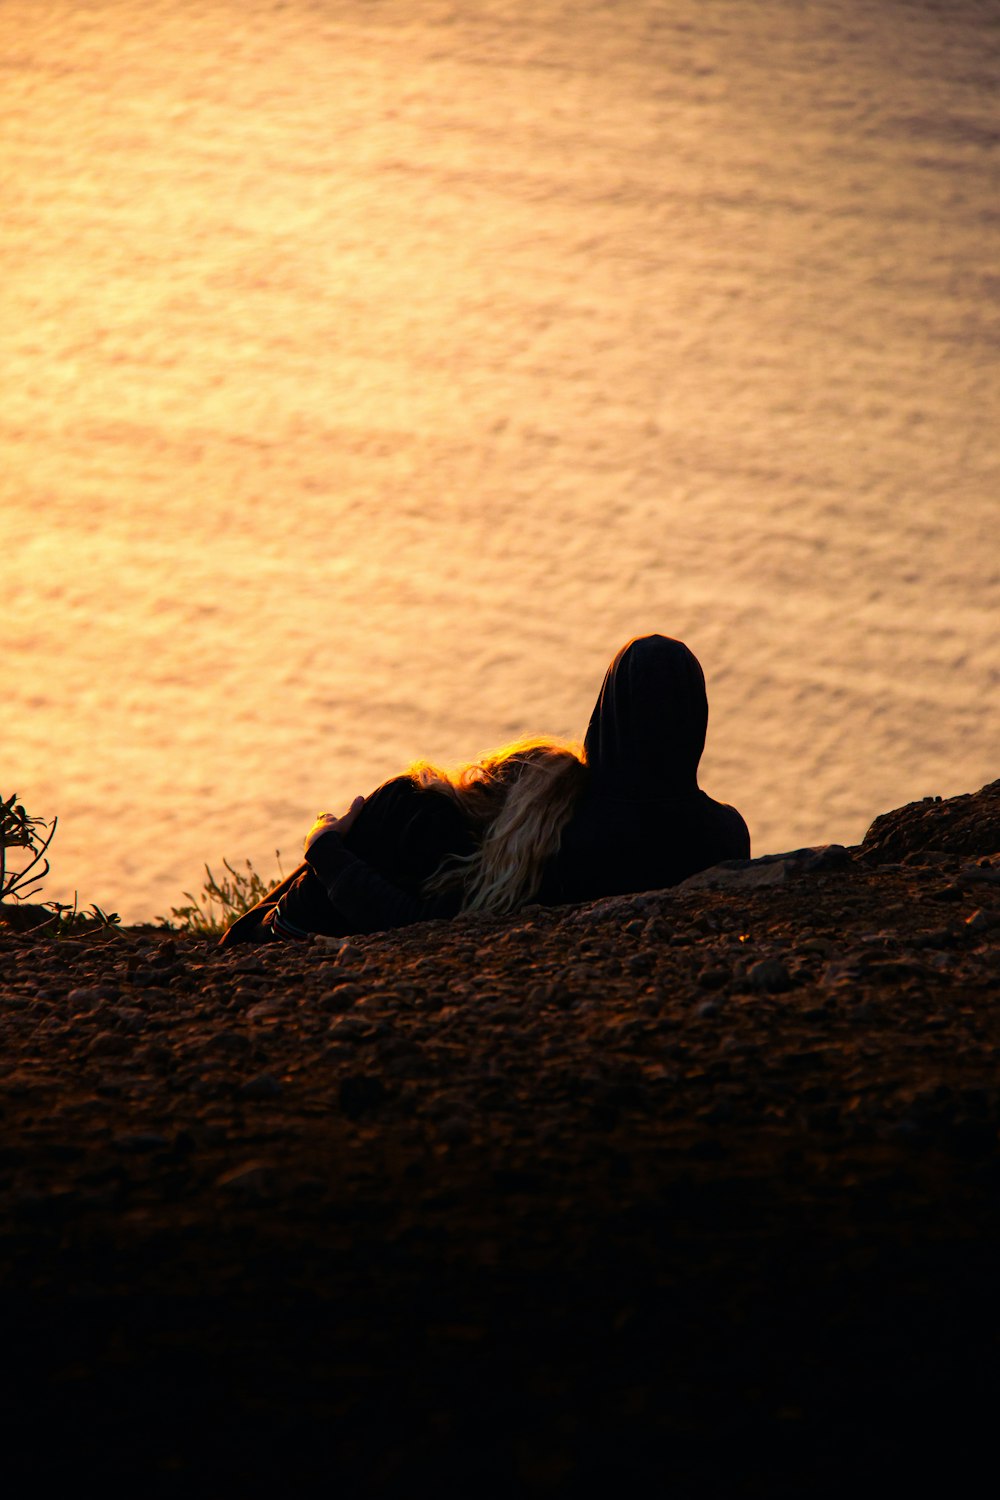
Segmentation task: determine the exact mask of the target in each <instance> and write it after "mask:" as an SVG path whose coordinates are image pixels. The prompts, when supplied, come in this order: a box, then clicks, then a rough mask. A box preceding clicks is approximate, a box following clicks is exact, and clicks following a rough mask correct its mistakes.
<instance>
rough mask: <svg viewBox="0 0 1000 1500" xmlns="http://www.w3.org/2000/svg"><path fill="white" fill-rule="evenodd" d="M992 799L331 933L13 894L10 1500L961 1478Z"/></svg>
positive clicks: (982, 1162)
mask: <svg viewBox="0 0 1000 1500" xmlns="http://www.w3.org/2000/svg"><path fill="white" fill-rule="evenodd" d="M956 803H957V804H960V815H959V816H956V815H955V811H954V810H955V804H956ZM935 809H936V811H935ZM998 813H1000V783H994V784H993V785H992V786H991V787H988V788H984V790H983V791H982V792H981V793H979V794H977V796H976V797H974V798H965V799H955V800H954V802H952V803H931V804H917V805H916V809H903V810H901V811H900V812H899V813H895V814H891V815H889V818H888V821H887V820H886V819H881V820H879V822H878V823H877V824H876V825H875V828H874V829H873V831H872V834H871V835H870V836H869V839H867V840H866V841H865V844H864V845H862V846H860V847H859V848H857V849H853V850H846V851H845V850H836V849H833V850H826V851H824V852H823V853H822V855H818V856H805V855H803V854H802V853H801V852H798V853H796V855H794V856H790V857H789V858H787V859H778V860H770V861H765V862H754V863H753V864H750V865H748V866H743V867H732V866H731V867H727V868H726V869H725V870H723V871H721V872H717V874H716V875H715V876H713V877H712V878H710V879H704V878H699V880H696V881H694V882H691V883H689V885H688V886H686V887H680V888H678V889H676V890H673V891H665V892H657V893H650V894H646V895H642V896H635V897H626V898H620V899H617V900H613V901H607V902H600V903H597V904H595V905H592V906H589V907H577V908H564V909H560V910H555V911H551V910H550V911H542V910H533V911H529V912H523V913H521V914H519V915H518V916H517V917H515V918H512V919H510V920H507V921H473V920H465V919H463V920H460V921H457V922H454V923H450V924H432V925H425V926H422V927H418V928H412V929H409V930H406V931H402V932H398V933H394V934H386V935H381V936H375V937H370V938H363V939H352V940H350V941H348V942H346V943H344V944H343V945H340V946H338V945H336V944H333V943H329V942H317V943H315V944H310V945H306V946H302V947H297V946H296V947H291V948H280V949H275V950H271V949H265V950H260V949H244V950H239V949H236V950H227V951H221V950H219V949H218V948H217V947H215V946H213V945H210V944H209V943H207V942H204V941H200V940H196V939H189V938H183V937H179V936H169V935H166V934H163V933H156V932H153V931H129V932H126V933H124V934H121V935H117V936H116V935H108V934H100V933H98V934H95V935H92V936H90V937H85V936H81V937H77V938H69V939H65V940H62V941H54V940H52V939H50V938H42V937H38V936H35V935H33V934H32V933H30V932H29V933H22V934H16V933H11V932H7V933H6V935H4V931H3V929H2V928H0V997H2V999H0V1029H2V1032H3V1039H4V1046H3V1054H2V1055H3V1064H2V1066H3V1076H2V1109H3V1115H2V1122H0V1123H2V1136H0V1202H2V1218H0V1223H2V1230H0V1268H2V1277H0V1284H2V1314H3V1325H4V1344H3V1363H4V1372H5V1380H6V1383H7V1386H8V1389H7V1390H6V1391H5V1393H4V1401H3V1418H4V1422H5V1424H6V1428H7V1431H6V1433H5V1435H4V1444H5V1446H4V1465H5V1473H6V1474H8V1475H10V1476H11V1477H12V1480H16V1483H17V1489H16V1490H14V1491H12V1493H15V1492H16V1493H23V1492H24V1486H25V1484H26V1483H29V1482H32V1481H49V1480H51V1479H53V1478H62V1479H64V1480H65V1481H66V1482H68V1483H71V1484H73V1485H74V1486H80V1485H81V1484H82V1482H83V1480H84V1478H85V1477H88V1476H91V1477H93V1476H96V1477H100V1478H102V1479H104V1480H106V1481H108V1482H109V1483H111V1484H112V1485H115V1484H119V1485H121V1486H124V1485H125V1484H141V1485H142V1490H143V1493H146V1494H153V1495H159V1494H164V1495H166V1494H171V1495H173V1494H178V1493H205V1494H229V1493H233V1492H235V1491H237V1490H242V1491H249V1492H251V1493H259V1492H262V1491H268V1492H274V1491H276V1490H277V1489H278V1487H280V1491H281V1492H282V1493H301V1492H307V1493H311V1492H313V1491H319V1490H323V1491H329V1490H331V1489H332V1488H333V1487H334V1486H337V1485H344V1486H349V1487H350V1490H351V1491H353V1492H355V1493H361V1494H365V1495H367V1494H379V1495H381V1494H385V1495H389V1494H403V1493H407V1494H417V1493H421V1492H422V1491H423V1490H425V1489H426V1488H427V1486H428V1484H429V1483H436V1484H437V1485H438V1487H439V1489H440V1491H441V1493H442V1494H490V1495H492V1494H497V1495H529V1496H534V1495H539V1496H549V1495H551V1496H557V1495H564V1494H565V1495H569V1494H576V1493H578V1492H579V1491H581V1490H591V1491H592V1490H593V1489H594V1488H595V1487H596V1486H601V1487H603V1488H605V1489H607V1490H608V1492H609V1493H613V1494H621V1495H631V1494H638V1493H640V1492H645V1491H646V1490H647V1489H649V1490H650V1491H651V1492H652V1493H655V1494H699V1495H703V1494H718V1495H730V1494H737V1495H761V1496H764V1495H775V1494H789V1495H792V1494H797V1495H807V1494H818V1493H833V1492H834V1491H838V1492H839V1491H840V1490H841V1489H842V1488H843V1486H844V1485H845V1484H851V1485H853V1486H854V1487H855V1489H859V1490H860V1491H861V1492H862V1493H867V1492H870V1489H873V1488H875V1487H876V1486H877V1485H878V1486H881V1487H883V1488H885V1487H886V1486H889V1487H890V1489H889V1492H893V1493H899V1492H901V1490H900V1487H901V1486H907V1485H909V1486H912V1485H913V1484H915V1483H916V1482H917V1480H918V1479H926V1478H927V1477H928V1475H930V1474H931V1472H932V1471H933V1470H934V1469H935V1468H936V1467H937V1466H941V1467H942V1469H943V1472H944V1473H945V1474H946V1476H947V1482H948V1483H949V1486H950V1488H951V1489H952V1491H955V1492H961V1491H962V1490H963V1489H965V1488H967V1487H968V1486H967V1484H966V1479H967V1477H969V1478H971V1473H972V1462H973V1458H974V1456H975V1454H976V1453H977V1452H978V1451H979V1450H980V1449H981V1448H983V1447H984V1446H986V1445H987V1444H988V1441H989V1438H990V1434H991V1432H992V1427H993V1423H994V1401H995V1398H996V1396H997V1394H998V1392H997V1385H998V1382H997V1375H996V1369H997V1352H998V1351H997V1333H998V1330H1000V1293H998V1275H997V1252H998V1248H1000V1233H998V1231H1000V1146H998V1127H1000V1076H998V1057H1000V1051H998V1049H1000V984H998V975H1000V850H998V840H997V838H996V830H997V826H998V824H997V818H998ZM880 825H881V826H880ZM976 828H979V829H981V830H982V835H981V837H978V838H977V837H976V836H975V835H974V830H975V829H976ZM970 830H973V832H970ZM762 872H765V873H763V874H762Z"/></svg>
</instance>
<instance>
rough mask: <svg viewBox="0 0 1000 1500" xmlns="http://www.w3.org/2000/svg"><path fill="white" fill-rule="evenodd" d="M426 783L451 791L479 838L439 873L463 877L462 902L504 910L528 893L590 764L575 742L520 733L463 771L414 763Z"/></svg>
mask: <svg viewBox="0 0 1000 1500" xmlns="http://www.w3.org/2000/svg"><path fill="white" fill-rule="evenodd" d="M410 774H411V776H413V777H414V780H416V781H417V782H418V784H419V785H420V786H422V787H424V788H425V789H428V790H430V789H431V788H433V789H435V790H438V791H442V792H445V793H447V794H449V795H450V796H452V797H453V798H454V799H455V801H456V802H457V803H458V804H459V806H460V807H461V808H462V810H463V812H464V814H465V816H466V819H467V821H468V823H469V826H470V828H472V829H473V831H474V832H477V831H478V834H479V837H480V838H481V846H480V848H479V850H478V851H477V853H476V854H475V855H473V856H471V857H470V858H468V859H464V860H461V861H457V862H456V863H455V865H453V866H452V868H451V869H450V870H449V869H444V870H442V871H441V872H440V874H439V875H438V876H437V877H435V879H434V882H433V884H434V886H435V887H443V886H444V885H446V884H451V883H453V882H454V881H455V880H456V879H460V881H461V884H462V886H463V888H464V899H463V903H462V904H463V909H464V910H465V911H484V912H490V913H492V914H496V915H499V914H501V913H503V912H507V911H513V910H514V909H515V908H516V907H517V906H519V905H522V904H523V903H524V902H525V901H529V900H530V899H531V897H532V896H533V895H534V894H535V893H536V891H537V890H538V887H539V884H540V883H541V878H542V870H543V868H544V866H545V864H546V862H547V861H548V860H549V859H550V858H551V857H552V856H553V855H554V854H555V853H556V851H557V850H558V848H559V842H560V838H561V835H562V830H563V828H564V827H565V825H566V823H567V821H568V820H569V816H570V814H571V812H572V810H573V808H574V806H575V804H576V802H577V800H578V798H579V795H580V792H581V790H582V786H583V782H584V779H585V776H586V772H585V769H584V766H583V762H582V760H581V757H580V752H579V749H578V747H576V746H574V745H570V744H564V743H561V742H558V741H554V740H547V739H524V740H517V741H515V742H514V743H513V744H510V745H505V746H504V747H503V748H502V749H500V750H496V751H493V752H492V753H491V754H489V755H485V756H483V757H482V758H481V759H480V760H479V761H477V762H475V763H474V764H473V765H471V766H465V767H463V769H462V770H460V771H458V772H452V773H449V772H444V771H440V770H437V769H436V768H432V767H429V766H427V765H418V766H414V767H412V768H411V772H410Z"/></svg>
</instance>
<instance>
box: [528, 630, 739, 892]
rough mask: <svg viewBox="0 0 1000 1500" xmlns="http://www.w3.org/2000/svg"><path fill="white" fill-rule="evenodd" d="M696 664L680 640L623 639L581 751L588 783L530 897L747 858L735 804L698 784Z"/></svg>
mask: <svg viewBox="0 0 1000 1500" xmlns="http://www.w3.org/2000/svg"><path fill="white" fill-rule="evenodd" d="M707 728H708V695H707V693H706V690H705V674H704V673H703V671H702V669H701V666H700V664H699V662H698V659H697V657H696V656H695V655H694V653H693V652H692V651H690V650H689V649H688V647H687V646H685V645H684V643H683V642H682V641H676V640H672V639H671V638H670V637H669V636H662V635H645V636H639V637H638V638H637V639H635V640H632V641H629V642H628V644H627V645H626V646H623V647H622V649H621V650H620V651H619V653H618V655H617V656H616V657H615V659H614V661H613V662H612V663H611V666H610V667H609V668H608V670H607V673H606V674H605V678H604V682H603V684H602V687H601V691H600V695H599V697H598V699H597V703H596V705H595V707H594V711H593V713H592V714H591V716H590V724H589V725H588V728H587V734H586V738H585V739H584V746H583V758H584V761H585V763H586V767H587V783H586V787H585V790H584V792H583V795H582V798H581V800H580V803H579V805H578V807H577V809H576V811H575V812H574V814H573V816H572V818H571V819H570V821H569V823H568V824H567V826H566V828H565V830H564V831H563V836H562V839H561V841H560V847H559V850H558V853H557V854H556V856H555V858H554V859H553V860H552V861H551V863H550V865H549V866H548V868H547V869H546V872H545V876H544V878H543V881H542V886H541V889H540V891H539V893H538V895H537V897H536V900H538V901H541V902H544V903H547V904H560V903H562V902H570V901H591V900H594V899H596V898H597V897H600V896H617V895H623V894H625V893H627V892H630V891H647V890H660V889H662V888H663V887H664V886H670V885H677V884H679V882H680V881H682V880H686V879H687V878H688V876H689V875H695V874H697V872H698V871H699V870H705V869H708V867H709V866H710V865H714V864H718V863H719V862H720V861H721V860H724V859H749V857H750V834H749V832H748V830H747V825H746V823H745V822H744V820H743V818H742V816H741V815H740V813H739V812H737V810H736V808H735V807H730V806H729V805H728V804H726V803H722V802H716V801H714V800H713V799H712V798H711V797H709V796H708V794H707V793H706V792H703V791H702V790H701V788H700V787H699V785H698V762H699V761H700V759H701V755H702V751H703V750H704V748H705V734H706V731H707Z"/></svg>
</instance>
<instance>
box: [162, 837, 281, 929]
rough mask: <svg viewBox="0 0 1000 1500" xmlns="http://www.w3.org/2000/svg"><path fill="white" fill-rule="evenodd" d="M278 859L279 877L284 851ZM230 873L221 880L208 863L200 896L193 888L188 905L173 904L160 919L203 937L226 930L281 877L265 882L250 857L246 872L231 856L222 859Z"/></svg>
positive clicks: (276, 853)
mask: <svg viewBox="0 0 1000 1500" xmlns="http://www.w3.org/2000/svg"><path fill="white" fill-rule="evenodd" d="M275 858H276V859H277V861H278V880H282V879H283V878H284V871H283V870H282V868H281V851H280V850H275ZM222 863H223V865H224V866H225V868H226V870H227V871H228V872H229V873H228V874H227V875H222V876H220V877H219V879H216V877H215V876H214V875H213V874H212V871H211V870H210V868H209V867H208V865H206V866H205V883H204V885H203V887H202V891H201V895H200V896H192V894H191V892H190V891H185V892H184V894H185V896H186V897H187V899H188V904H187V906H172V907H171V908H170V916H169V917H160V918H159V920H160V921H161V922H162V923H163V925H164V926H165V927H174V928H177V929H179V930H180V931H181V932H196V933H200V934H202V935H203V936H206V937H208V936H212V935H213V934H218V933H221V932H225V930H226V928H227V927H228V926H229V925H230V924H231V923H232V922H235V921H236V918H237V917H242V915H243V913H244V912H247V911H249V910H250V908H251V907H252V906H256V905H257V902H258V901H259V900H260V899H261V897H262V896H266V895H267V893H268V891H269V890H271V889H272V887H273V886H275V885H277V883H278V881H277V880H272V881H265V880H264V879H263V878H262V877H261V876H260V875H258V873H257V871H256V870H255V869H254V867H253V865H252V864H251V863H250V861H249V860H246V862H245V863H246V873H245V874H244V873H243V871H242V870H237V869H234V868H233V866H232V865H231V864H230V863H229V861H228V859H224V860H223V861H222Z"/></svg>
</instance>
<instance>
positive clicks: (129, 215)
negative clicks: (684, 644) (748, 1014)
mask: <svg viewBox="0 0 1000 1500" xmlns="http://www.w3.org/2000/svg"><path fill="white" fill-rule="evenodd" d="M989 15H990V7H989V6H984V5H977V4H973V3H969V0H965V3H962V0H959V3H956V4H954V5H950V6H947V7H939V6H937V5H934V4H932V3H926V4H920V3H912V0H910V3H905V0H900V3H898V4H892V3H889V4H880V5H878V6H871V5H870V4H867V3H861V0H858V3H855V4H850V3H840V4H837V5H829V6H828V5H824V4H819V3H817V4H810V5H802V4H800V3H798V0H769V3H766V4H763V5H761V4H758V3H756V0H739V3H727V0H720V3H713V4H712V5H711V6H706V5H703V4H700V3H698V0H670V3H667V0H660V3H648V0H647V3H643V0H634V3H631V4H630V5H628V6H612V5H602V4H598V3H592V4H585V3H584V4H581V3H573V4H570V3H569V0H565V3H538V0H533V3H531V4H528V3H527V0H486V3H484V4H482V5H479V6H476V7H452V6H449V5H448V4H445V3H428V0H411V3H407V4H394V3H386V4H378V5H374V4H369V3H361V0H358V3H353V4H352V3H335V0H331V3H320V0H313V3H307V0H290V3H286V4H278V3H258V0H251V3H246V0H239V3H237V0H216V3H212V4H207V5H202V4H198V5H195V4H193V3H192V4H190V5H188V4H183V3H180V4H179V3H176V0H161V3H159V4H156V3H152V4H151V3H144V4H142V5H140V4H138V3H135V0H106V3H103V4H96V5H93V6H88V7H80V6H78V5H76V4H75V3H71V0H47V3H46V4H45V5H38V4H36V3H35V0H5V4H4V6H3V7H2V9H0V52H2V59H3V63H4V67H3V72H2V74H0V78H2V85H0V87H2V99H3V105H2V109H3V120H4V129H3V132H2V144H0V170H2V180H3V214H2V216H0V270H2V276H0V340H2V343H0V349H2V354H0V360H2V363H0V369H2V375H3V393H4V394H3V402H2V406H0V517H2V527H3V530H2V552H0V583H2V597H3V600H4V604H5V610H4V630H3V663H4V670H3V693H4V717H3V726H4V734H3V756H2V761H0V791H4V790H6V791H8V792H9V791H11V790H17V791H18V792H20V793H21V794H22V796H23V797H24V799H25V801H26V803H27V804H28V806H29V808H30V810H32V811H35V812H39V813H43V814H46V815H51V814H53V813H58V814H59V817H60V827H59V832H58V834H57V839H56V842H55V843H54V845H53V871H52V875H51V876H50V878H49V881H48V883H47V886H46V892H45V893H46V894H48V895H51V896H55V897H60V898H64V899H65V898H67V897H69V898H71V896H72V892H73V890H74V888H76V889H78V890H79V892H80V897H81V900H82V901H84V902H89V901H91V900H96V901H99V902H100V903H101V904H102V905H105V906H110V907H114V908H115V909H117V910H119V911H121V912H122V913H123V915H124V916H126V917H127V918H130V919H133V920H134V919H139V918H142V917H149V916H152V915H155V914H157V913H159V912H163V911H165V910H167V909H168V908H169V906H170V905H172V904H174V903H175V902H177V901H179V900H180V898H181V891H182V889H184V888H185V887H186V888H188V889H191V888H193V887H196V886H199V885H200V874H201V867H202V864H203V862H204V861H206V860H207V861H208V862H210V863H212V864H213V865H215V866H218V865H219V862H220V861H221V858H222V857H223V856H228V857H229V858H231V859H239V858H242V857H244V856H250V857H252V858H253V859H254V861H255V863H257V864H259V865H260V866H262V867H263V868H264V869H265V870H266V871H268V872H270V870H271V869H272V868H273V866H274V857H273V851H274V849H275V848H280V849H281V850H282V851H283V859H284V862H285V864H286V866H287V865H288V864H291V863H294V861H295V858H296V857H297V850H298V847H299V844H300V840H301V836H302V833H303V832H304V830H305V828H306V826H307V825H308V823H309V822H310V821H311V819H312V816H313V814H314V812H315V811H316V810H317V809H318V808H319V807H327V806H334V807H335V806H337V805H338V803H340V802H346V801H348V800H349V799H350V797H351V796H352V795H353V794H354V793H355V792H356V791H357V790H367V789H368V788H370V787H371V786H373V785H374V784H376V783H377V782H378V781H380V780H381V779H382V778H384V777H385V776H386V775H388V774H391V773H392V772H393V771H395V770H396V769H398V768H399V767H400V766H401V765H402V764H403V763H405V762H406V761H408V760H410V759H412V758H413V757H415V756H417V755H432V756H438V757H442V758H445V759H449V760H459V759H464V758H468V757H471V756H472V755H474V754H475V753H476V751H477V750H479V749H482V748H484V747H487V746H489V745H491V744H494V743H496V742H497V741H500V740H503V739H505V738H509V737H510V736H511V735H512V734H515V733H518V732H522V731H525V730H534V731H540V730H551V731H552V732H554V733H560V734H580V733H582V731H583V728H584V726H585V724H586V720H587V716H588V714H589V711H590V708H591V705H592V701H593V698H594V696H595V694H596V691H597V688H598V686H599V683H600V679H601V675H602V673H603V670H604V667H605V665H606V664H607V661H608V660H609V659H610V657H611V656H612V655H613V653H614V651H615V650H616V649H617V647H618V646H619V645H620V644H621V643H622V642H623V641H624V640H626V639H627V638H628V637H630V636H631V635H634V634H639V633H642V632H645V631H650V630H658V631H662V632H664V633H666V634H670V635H676V636H680V637H681V638H683V639H685V640H686V641H688V643H689V644H690V645H691V646H692V647H693V649H694V650H695V651H696V652H697V654H698V655H699V656H700V658H701V660H702V662H703V664H704V666H705V669H706V673H707V675H708V680H709V694H710V701H711V705H712V721H711V725H710V731H709V746H708V751H707V754H706V758H705V761H704V762H703V767H704V777H703V782H704V784H705V786H706V787H707V788H708V790H710V791H711V792H712V793H713V794H715V795H717V796H720V797H722V798H725V799H727V800H731V801H734V802H736V803H737V804H738V805H739V806H740V808H741V809H742V810H743V811H744V813H745V815H746V817H747V819H748V822H749V823H750V825H751V831H752V833H753V835H754V843H755V849H756V852H758V853H763V852H766V851H768V850H773V849H777V848H782V847H790V846H794V845H798V844H802V843H816V842H820V841H825V840H829V839H837V840H842V841H847V842H852V841H856V840H857V839H859V838H860V837H861V836H862V834H863V833H864V830H865V827H866V825H867V823H868V822H869V821H870V819H871V818H872V817H873V816H874V815H875V814H876V813H878V812H881V811H883V810H885V809H886V808H888V807H891V806H894V805H898V804H899V803H901V802H905V801H907V800H910V799H912V798H915V797H919V796H923V795H927V794H932V793H934V794H952V793H955V792H959V791H966V790H971V789H973V788H975V787H977V786H979V785H980V784H981V783H982V782H983V781H985V780H987V779H989V778H991V777H992V776H995V775H996V774H997V757H996V745H997V744H998V743H1000V733H998V730H1000V709H998V706H997V698H998V695H997V679H998V650H997V640H998V634H1000V632H998V622H1000V609H998V604H1000V563H998V548H997V542H996V536H997V519H998V518H997V493H998V491H997V472H998V463H997V446H998V444H997V436H996V434H997V432H998V431H1000V423H998V421H997V415H998V401H997V395H998V389H997V377H996V369H997V361H996V357H997V351H998V312H997V298H996V292H997V279H996V266H997V259H998V257H997V251H998V235H997V199H996V168H997V150H998V140H1000V131H998V127H997V117H996V109H995V98H996V93H995V85H996V80H997V76H998V70H997V61H998V50H1000V45H998V33H997V29H996V27H995V25H992V24H990V20H989Z"/></svg>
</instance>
